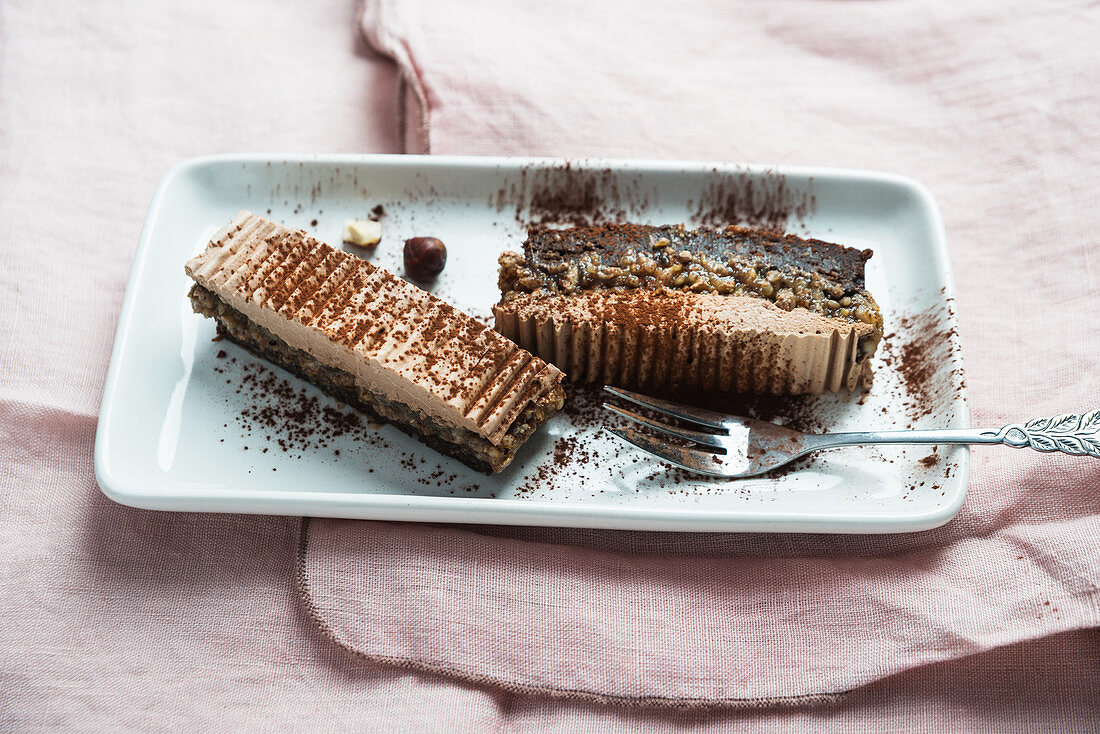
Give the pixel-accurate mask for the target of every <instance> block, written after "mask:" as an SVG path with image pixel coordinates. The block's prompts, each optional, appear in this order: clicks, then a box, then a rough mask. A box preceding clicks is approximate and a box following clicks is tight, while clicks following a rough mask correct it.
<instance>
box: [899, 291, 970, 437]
mask: <svg viewBox="0 0 1100 734" xmlns="http://www.w3.org/2000/svg"><path fill="white" fill-rule="evenodd" d="M951 308H952V303H951V301H945V303H944V304H943V305H942V306H940V307H936V308H933V309H930V310H927V311H923V312H920V313H916V314H904V315H901V316H899V317H897V318H896V319H895V328H894V331H892V332H890V333H887V334H886V336H885V337H884V339H883V343H884V344H885V345H886V348H885V350H884V351H883V355H882V360H883V363H884V365H885V366H886V367H887V368H889V369H891V370H894V371H895V372H896V373H897V374H898V376H899V377H900V378H901V381H902V386H903V388H904V390H903V394H902V395H899V396H898V399H899V400H900V401H901V403H902V404H903V406H904V408H905V411H906V414H907V415H908V417H909V419H910V425H909V427H910V428H912V427H914V426H915V424H916V422H918V421H920V420H921V419H923V418H927V417H929V416H931V415H934V414H936V413H937V411H938V408H939V404H940V403H942V402H943V401H944V399H945V398H946V397H949V396H948V393H949V392H950V391H952V390H960V389H962V381H961V380H953V379H952V378H953V377H955V376H958V375H959V373H960V372H961V370H962V367H961V363H960V361H959V360H958V359H956V358H955V355H954V354H953V351H952V350H953V347H952V342H953V339H954V330H953V328H952V327H951V326H949V325H948V324H950V323H951V321H950V320H949V319H947V318H944V316H945V314H950V311H951Z"/></svg>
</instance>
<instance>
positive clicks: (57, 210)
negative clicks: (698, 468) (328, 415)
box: [0, 0, 1100, 731]
mask: <svg viewBox="0 0 1100 734" xmlns="http://www.w3.org/2000/svg"><path fill="white" fill-rule="evenodd" d="M647 8H648V6H647V7H641V6H638V7H634V6H631V9H630V10H629V11H624V10H623V9H622V8H621V7H619V6H617V5H616V4H614V3H611V4H604V5H596V4H590V5H582V4H577V5H572V4H570V5H560V6H555V7H554V8H553V9H551V8H549V7H543V6H534V5H531V6H524V7H521V6H519V5H513V4H509V3H499V4H494V3H489V2H483V1H479V2H475V3H469V4H464V5H458V4H455V6H454V7H452V6H451V5H449V4H446V3H428V2H405V3H400V4H398V3H388V2H387V3H371V4H369V5H368V6H367V8H366V10H367V12H366V14H365V15H364V17H363V21H364V26H365V27H364V31H365V32H366V33H367V35H368V37H369V38H370V39H371V42H372V43H373V44H374V45H375V46H376V47H377V48H378V49H380V50H382V51H383V52H384V53H385V54H387V55H390V56H392V57H394V58H395V59H396V60H397V61H398V70H397V71H395V70H394V69H393V68H391V67H390V66H389V65H387V64H386V63H385V62H384V61H383V60H382V59H380V58H378V57H377V56H374V55H372V53H371V52H370V51H368V50H367V49H366V47H365V45H364V43H363V42H362V41H361V40H360V39H359V38H358V37H357V34H356V30H355V26H356V23H357V20H358V18H357V17H356V13H355V9H354V8H353V7H351V5H350V4H349V3H335V2H330V3H315V4H309V5H308V6H306V5H301V4H294V3H289V2H286V3H257V2H238V3H232V4H226V3H217V4H215V3H212V2H199V3H191V4H188V5H186V6H185V7H184V6H177V5H174V4H167V3H164V4H161V3H154V4H148V5H143V4H128V5H125V6H111V5H106V6H97V7H85V6H79V5H78V6H71V7H66V8H60V7H49V6H46V5H43V4H30V3H21V2H14V1H11V0H9V1H8V2H5V3H4V4H3V6H2V10H0V148H2V152H0V221H2V222H4V223H5V225H6V226H5V227H4V228H3V230H2V233H0V237H2V238H3V239H2V242H3V246H2V248H0V289H2V290H0V293H2V297H3V302H4V304H5V306H4V308H3V309H2V310H0V509H2V511H3V518H4V521H5V523H4V527H5V531H4V533H3V534H0V592H2V593H0V620H3V623H2V624H0V730H4V731H6V730H18V731H23V730H41V729H54V728H57V729H72V730H89V731H91V730H95V731H101V730H105V729H112V728H115V729H123V728H124V729H142V730H178V729H198V728H207V729H211V728H215V729H253V728H258V727H259V726H267V727H271V728H274V727H280V728H294V729H316V730H333V729H337V730H340V729H367V730H375V731H402V730H433V731H453V730H469V731H482V730H502V731H503V730H509V731H511V730H515V731H523V730H531V731H555V730H560V731H577V730H597V729H623V728H629V729H632V730H639V731H641V730H653V731H667V730H669V729H672V728H683V727H686V726H688V725H694V726H696V727H698V728H701V729H713V730H715V731H737V730H742V729H751V730H754V731H755V730H794V731H801V730H805V729H807V728H812V729H814V730H822V731H833V730H835V731H841V730H843V731H881V730H903V729H907V728H915V727H916V725H917V723H918V722H919V723H921V724H923V725H924V726H925V727H927V728H935V729H952V728H953V729H957V730H990V731H996V730H1004V729H1006V728H1035V729H1042V728H1047V729H1050V730H1059V731H1069V730H1080V731H1088V730H1096V722H1097V720H1098V717H1100V696H1098V695H1097V693H1098V691H1100V664H1098V660H1100V637H1098V634H1097V632H1096V630H1095V629H1094V627H1095V626H1096V624H1097V620H1098V611H1097V610H1098V605H1097V593H1098V592H1097V586H1098V585H1100V556H1098V550H1097V541H1096V538H1097V531H1098V529H1100V519H1098V515H1100V492H1098V491H1097V489H1098V488H1100V487H1098V485H1100V471H1098V469H1097V467H1094V466H1092V465H1091V464H1087V463H1086V462H1085V460H1073V459H1068V458H1062V457H1057V458H1055V457H1039V456H1028V455H1025V454H1021V453H1014V452H1008V451H999V452H996V453H995V451H994V450H990V451H987V452H980V453H979V452H976V453H975V466H974V472H973V479H972V485H971V496H970V498H969V499H968V503H967V507H966V508H965V510H964V512H963V514H962V515H961V516H960V517H959V519H958V520H956V521H955V522H954V523H952V524H951V525H949V526H947V527H946V528H944V529H941V530H937V531H934V532H931V533H924V534H915V535H906V536H897V537H890V538H855V539H853V538H829V537H817V536H789V535H783V536H746V535H733V536H730V535H701V536H678V535H674V534H663V533H653V534H640V533H606V532H586V531H557V530H530V529H516V528H454V527H450V528H448V527H426V526H418V525H397V524H386V523H347V522H334V521H314V522H313V523H312V525H311V527H310V529H309V536H308V538H307V540H308V543H302V542H300V538H299V525H298V521H297V520H294V519H287V518H264V517H242V516H214V515H184V514H167V513H151V512H144V511H137V510H131V509H128V508H124V507H120V506H117V505H114V504H112V503H110V502H109V501H108V500H106V499H105V498H104V497H103V496H102V495H101V494H100V493H99V490H98V488H97V487H96V485H95V480H94V476H93V472H92V465H91V451H92V440H93V436H94V431H95V417H96V413H97V410H98V404H99V399H100V395H101V386H102V381H103V377H104V373H105V370H106V364H107V359H108V356H109V351H110V346H111V342H112V339H113V334H114V325H115V322H116V319H117V313H118V308H119V303H120V300H121V296H122V292H123V289H124V286H125V281H126V277H127V275H128V271H129V264H130V258H131V255H132V252H133V248H134V246H135V245H136V241H137V235H138V232H139V229H140V224H141V221H142V218H143V215H144V208H145V206H146V204H147V202H148V198H149V196H150V195H151V192H152V190H153V187H154V186H155V184H156V181H157V180H158V179H159V177H160V176H161V175H162V174H163V172H164V171H165V170H166V169H167V168H168V167H169V166H170V165H172V164H173V163H175V162H176V161H178V160H179V159H180V158H183V157H187V156H190V155H198V154H204V153H211V152H223V151H226V152H227V151H248V150H278V151H293V150H297V151H358V152H364V151H367V152H369V151H378V152H386V151H390V150H394V149H397V148H398V147H399V146H400V145H401V144H402V143H401V138H402V136H399V135H398V134H397V131H396V126H395V123H396V122H397V121H399V120H402V119H403V120H404V121H405V131H404V132H405V134H404V136H403V139H404V140H406V141H407V147H409V149H414V150H415V149H426V148H427V147H429V146H430V148H431V150H433V151H434V152H452V153H454V152H458V153H525V154H526V153H545V154H553V155H568V156H577V155H601V156H646V157H681V158H703V159H715V160H731V161H737V160H754V161H759V162H764V163H805V164H827V165H837V166H849V167H868V168H877V169H882V170H891V171H897V172H899V173H903V174H906V175H910V176H913V177H915V178H918V179H920V180H922V181H923V182H924V183H926V184H927V185H929V186H930V187H931V188H932V190H933V192H934V193H935V195H936V197H937V199H938V200H939V203H940V206H941V208H942V210H943V213H944V216H945V219H946V222H947V227H948V235H949V240H950V243H951V251H952V258H953V261H954V265H955V269H956V276H957V281H958V285H959V299H958V309H957V310H958V313H959V317H960V331H961V336H962V339H963V344H964V349H965V356H966V360H967V370H968V385H969V388H970V395H971V404H972V407H973V410H974V420H975V422H976V423H982V424H987V423H988V424H999V423H1001V422H1004V421H1005V420H1008V419H1012V418H1017V417H1020V416H1033V415H1036V416H1037V415H1043V414H1052V413H1056V412H1061V411H1064V410H1069V409H1079V408H1084V407H1089V406H1094V405H1095V404H1096V403H1097V402H1100V401H1098V400H1097V398H1098V397H1100V395H1098V394H1097V389H1096V375H1097V374H1098V371H1097V360H1098V357H1097V355H1100V349H1098V347H1100V343H1098V342H1100V339H1098V329H1097V323H1096V316H1095V303H1096V299H1097V295H1098V285H1097V272H1096V268H1097V265H1096V262H1095V257H1096V256H1095V254H1094V252H1095V250H1094V248H1092V247H1090V244H1091V243H1090V240H1089V237H1091V236H1092V235H1093V233H1094V232H1095V231H1096V230H1097V226H1096V225H1097V224H1098V220H1100V215H1098V214H1097V212H1096V209H1095V207H1094V206H1093V201H1094V199H1095V197H1096V194H1097V191H1098V188H1100V187H1098V185H1097V184H1098V174H1097V173H1096V172H1095V171H1096V170H1097V166H1096V164H1097V162H1098V161H1097V157H1098V149H1097V146H1096V145H1095V140H1096V138H1097V131H1098V130H1097V129H1098V127H1100V122H1098V120H1100V117H1098V116H1097V114H1096V113H1097V111H1098V109H1097V108H1098V107H1100V104H1098V101H1097V95H1096V94H1095V88H1096V82H1097V79H1098V78H1100V76H1098V72H1100V54H1098V52H1097V50H1096V48H1095V43H1093V42H1092V41H1093V39H1095V38H1096V37H1097V30H1100V29H1098V25H1100V16H1098V12H1097V10H1096V9H1095V8H1094V7H1092V6H1090V5H1088V4H1085V3H1068V4H1059V5H1041V6H1034V5H1024V4H1003V3H996V4H994V3H989V4H965V5H964V4H954V5H951V6H946V5H941V6H936V7H934V8H930V7H926V6H925V5H924V4H917V3H848V2H825V1H822V2H779V3H768V4H762V3H734V4H721V5H718V4H715V5H703V4H699V5H691V6H684V5H677V6H676V7H675V10H673V9H670V8H665V9H647ZM401 80H403V81H401ZM399 97H400V99H401V101H402V103H401V104H398V103H397V101H398V99H399ZM1058 319H1062V320H1058ZM1052 323H1054V324H1066V325H1067V326H1066V327H1060V328H1054V327H1052V326H1051V324H1052ZM296 559H297V563H296ZM299 574H300V577H299ZM300 587H304V589H305V591H306V592H308V593H307V595H306V597H305V600H303V598H302V596H301V593H300V592H301V591H302V588H300ZM582 597H583V598H582ZM581 602H586V604H582V603H581ZM334 637H335V638H336V641H337V642H338V643H340V644H334V641H333V639H332V638H334ZM1008 643H1016V644H1012V645H1009V646H1007V647H1004V645H1007V644H1008ZM349 650H350V651H349ZM655 663H660V664H659V665H657V664H655ZM686 663H687V664H690V665H691V667H688V665H686ZM716 671H717V673H716ZM853 687H856V690H854V691H853V692H851V693H847V694H845V695H842V696H839V697H835V696H833V695H832V694H838V693H842V692H843V691H847V690H849V689H851V688H853ZM791 696H795V697H798V696H802V697H805V698H803V699H801V700H797V699H796V700H792V701H787V703H799V704H800V705H798V706H796V707H789V706H788V707H783V708H775V707H772V708H767V709H764V710H743V709H737V708H731V706H738V705H740V706H754V705H759V704H760V703H761V702H760V701H757V700H755V699H760V698H766V699H782V698H786V697H791ZM634 698H650V699H653V700H650V701H648V702H643V703H646V704H647V705H639V702H637V701H633V700H632V699H634ZM685 699H696V700H694V701H691V703H692V705H698V706H713V705H714V704H715V703H716V702H717V703H721V704H722V705H721V706H718V707H714V708H710V709H709V710H695V711H685V710H681V709H677V708H669V707H668V706H670V705H677V704H680V705H682V704H683V703H684V702H685ZM723 699H724V701H723ZM826 699H828V700H827V701H826ZM609 701H610V702H612V703H617V704H628V705H614V706H609V705H607V703H608V702H609ZM662 706H664V708H662Z"/></svg>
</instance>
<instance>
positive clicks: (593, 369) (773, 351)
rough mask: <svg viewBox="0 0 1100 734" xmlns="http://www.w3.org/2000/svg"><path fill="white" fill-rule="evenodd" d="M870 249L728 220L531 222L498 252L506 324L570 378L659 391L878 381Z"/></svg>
mask: <svg viewBox="0 0 1100 734" xmlns="http://www.w3.org/2000/svg"><path fill="white" fill-rule="evenodd" d="M870 257H871V251H870V250H856V249H853V248H848V247H843V246H841V245H836V244H832V243H828V242H822V241H820V240H813V239H802V238H799V237H796V236H794V235H778V234H774V233H771V232H763V231H758V230H751V229H745V228H741V227H729V228H727V229H724V230H712V229H698V230H688V229H685V228H684V227H683V226H661V227H653V226H646V225H637V224H606V225H599V226H594V227H575V228H572V229H561V230H555V229H547V228H543V227H532V228H531V229H530V230H529V231H528V238H527V241H526V242H525V243H524V253H523V255H519V254H517V253H512V252H506V253H504V254H503V255H501V257H500V290H501V300H500V303H499V304H497V305H496V306H495V307H494V313H495V316H496V327H497V329H498V330H499V331H500V332H501V333H502V334H504V335H505V336H507V337H508V338H510V339H513V340H515V341H516V342H518V343H519V344H520V345H522V346H524V347H526V348H528V349H530V350H531V351H532V352H534V353H536V354H538V355H539V356H541V357H542V358H543V359H546V360H547V361H551V362H553V363H554V364H556V365H558V366H559V367H560V368H562V369H563V370H565V371H566V373H567V374H568V375H569V376H570V378H571V379H574V380H578V381H587V382H605V383H611V384H617V385H623V386H626V387H635V388H640V389H645V390H653V391H671V392H677V391H681V390H721V391H730V392H754V393H771V394H806V393H811V394H812V393H820V392H823V391H825V390H852V389H854V388H855V387H857V386H859V385H869V384H870V379H871V370H870V357H871V355H872V354H873V353H874V351H875V348H876V347H877V345H878V342H879V340H880V339H881V338H882V317H881V315H880V314H879V310H878V306H877V305H876V304H875V301H874V299H873V298H872V297H871V294H870V293H868V292H867V290H866V288H865V285H864V265H865V263H866V261H867V259H868V258H870Z"/></svg>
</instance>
